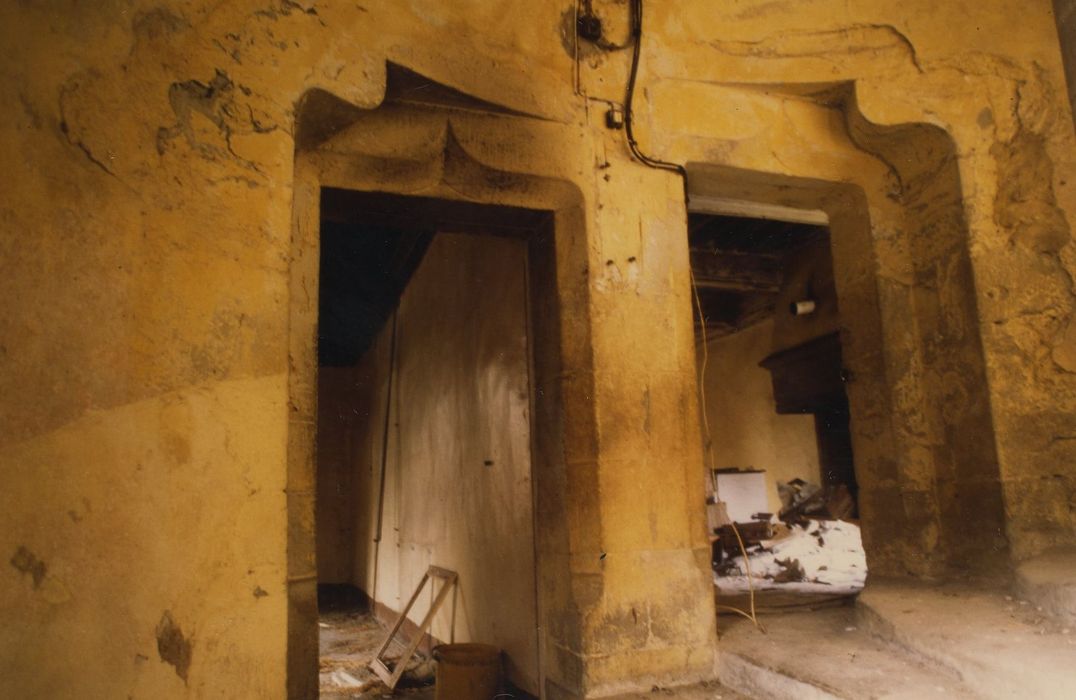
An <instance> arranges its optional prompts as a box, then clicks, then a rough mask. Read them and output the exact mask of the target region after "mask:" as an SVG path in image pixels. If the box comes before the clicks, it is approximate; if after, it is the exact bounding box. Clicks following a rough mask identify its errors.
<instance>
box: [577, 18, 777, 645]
mask: <svg viewBox="0 0 1076 700" xmlns="http://www.w3.org/2000/svg"><path fill="white" fill-rule="evenodd" d="M582 2H583V9H584V13H583V15H580V14H579V3H576V34H577V36H576V57H575V63H576V91H577V94H578V85H579V82H578V70H579V54H578V39H579V37H578V35H579V33H580V32H583V31H587V32H588V34H587V35H586V37H585V38H587V39H588V40H589V41H591V42H593V43H594V44H595V45H596V46H598V47H599V48H603V49H605V50H619V49H623V48H627V44H624V45H619V44H609V43H608V42H606V41H605V40H604V39H602V37H601V23H600V20H599V19H598V18H597V17H596V15H594V11H593V7H592V0H582ZM630 12H631V18H630V23H631V31H630V33H629V43H630V44H631V45H632V53H631V71H630V73H629V74H628V86H627V91H626V94H625V96H624V134H625V136H626V138H627V142H628V149H629V150H630V151H631V154H632V156H633V157H634V158H635V159H636V160H638V161H639V162H640V163H642V164H643V165H646V166H648V167H650V168H655V169H657V170H668V171H670V172H674V173H676V174H678V175H679V176H680V179H681V181H682V182H683V186H684V217H685V219H686V217H687V216H688V209H687V206H688V202H689V200H690V194H689V189H688V178H687V168H685V167H684V166H683V165H681V164H679V163H673V162H671V161H666V160H661V159H658V158H652V157H650V156H648V155H646V154H645V153H643V151H642V149H641V148H640V147H639V142H638V140H637V139H636V138H635V110H634V105H635V86H636V81H637V79H638V75H639V58H640V56H641V54H642V44H643V0H631V6H630ZM584 23H585V24H587V26H586V27H584V26H583V25H584ZM691 289H692V292H693V295H694V300H695V304H696V306H697V307H698V314H699V322H700V323H701V324H702V353H703V356H702V365H701V367H700V370H699V378H698V383H697V384H698V392H699V401H700V408H701V413H702V421H703V427H704V430H705V438H706V449H707V453H708V456H709V467H710V468H709V472H710V475H711V476H710V479H711V483H712V486H711V488H712V490H713V493H714V495H715V497H716V495H717V483H716V481H713V478H714V477H713V474H714V453H713V441H712V439H711V435H710V422H709V417H708V416H707V411H706V392H705V374H706V363H707V359H708V356H707V353H708V350H707V341H706V317H705V315H704V314H703V311H702V301H701V299H700V298H699V290H698V287H697V286H696V285H695V276H694V273H692V274H691ZM731 525H732V531H733V533H735V535H736V539H737V542H738V543H739V546H740V552H741V554H743V558H744V566H745V568H746V570H747V585H748V590H749V593H750V606H751V611H750V612H746V611H744V610H740V609H739V608H734V607H731V606H727V605H717V607H718V608H720V609H722V610H728V611H730V612H734V613H737V614H739V615H742V616H743V617H746V618H747V619H748V620H750V621H751V622H752V623H753V624H754V625H755V627H757V628H758V629H759V630H761V631H763V632H765V629H764V628H763V627H762V625H761V624H759V621H758V616H757V615H756V610H755V587H754V583H753V582H752V578H751V563H750V561H749V558H748V556H747V548H746V546H745V545H744V541H743V538H742V537H741V536H740V531H739V529H738V528H737V527H736V523H731Z"/></svg>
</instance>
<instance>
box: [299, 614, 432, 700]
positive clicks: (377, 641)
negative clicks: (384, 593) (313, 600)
mask: <svg viewBox="0 0 1076 700" xmlns="http://www.w3.org/2000/svg"><path fill="white" fill-rule="evenodd" d="M384 639H385V629H384V628H383V627H381V625H380V624H378V622H377V620H376V619H374V616H373V615H372V614H371V613H369V612H360V611H337V612H327V613H322V615H321V618H320V620H319V622H318V644H319V649H320V659H319V662H318V670H319V673H320V679H321V683H320V696H321V697H322V698H331V699H332V700H345V699H346V700H372V699H373V698H382V697H402V698H410V699H411V700H425V699H426V698H432V697H433V664H432V662H430V661H428V660H427V659H424V658H422V657H420V656H418V655H416V656H415V659H414V660H413V661H412V663H410V664H409V665H408V671H407V672H406V673H405V674H404V678H402V679H401V681H400V685H399V686H397V688H396V690H395V692H393V691H390V690H389V689H388V688H387V687H385V684H384V683H382V682H381V680H380V679H379V678H378V677H377V676H376V675H374V672H373V671H371V670H370V662H371V661H372V660H373V658H374V654H375V653H377V649H378V647H380V646H381V643H382V642H383V641H384ZM402 650H403V647H402V645H400V644H395V643H394V644H393V645H392V647H390V650H389V654H390V656H396V655H398V654H399V653H400V652H401V651H402Z"/></svg>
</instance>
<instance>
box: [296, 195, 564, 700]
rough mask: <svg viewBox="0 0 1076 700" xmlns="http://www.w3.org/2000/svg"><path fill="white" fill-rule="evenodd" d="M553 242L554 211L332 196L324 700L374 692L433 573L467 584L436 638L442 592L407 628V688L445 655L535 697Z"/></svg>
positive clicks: (322, 536)
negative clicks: (485, 659)
mask: <svg viewBox="0 0 1076 700" xmlns="http://www.w3.org/2000/svg"><path fill="white" fill-rule="evenodd" d="M551 231H552V215H551V213H550V212H546V211H540V210H531V209H523V208H519V207H510V206H501V205H479V204H474V203H468V202H461V201H449V200H443V199H434V198H425V197H413V196H402V195H394V194H386V193H378V192H359V191H353V190H344V189H336V188H323V189H322V190H321V197H320V250H321V252H320V266H319V267H320V274H319V292H320V293H319V308H318V382H317V391H318V401H317V486H316V489H317V502H316V508H315V513H316V515H315V520H316V527H315V533H316V545H317V577H318V604H319V616H320V619H319V638H320V644H319V647H320V671H321V681H320V685H321V692H322V696H323V697H332V696H334V694H335V695H339V694H343V695H344V696H347V695H348V694H349V693H350V694H355V693H356V692H358V691H356V688H361V687H365V688H367V689H374V688H375V687H376V685H375V683H374V682H373V674H372V673H371V672H370V671H369V670H368V669H367V668H366V665H367V664H368V663H369V661H370V660H371V659H372V656H373V654H374V653H375V652H376V650H377V647H378V646H379V645H380V642H381V641H382V638H383V634H384V631H383V627H385V626H391V625H392V623H394V622H395V620H396V618H397V616H398V615H399V613H400V611H401V610H403V609H404V608H405V606H406V605H407V602H408V600H409V599H410V597H411V595H412V592H413V591H414V589H415V587H416V585H417V584H418V583H419V582H420V581H421V580H422V577H423V575H424V574H425V573H426V571H427V569H428V568H429V567H430V566H436V567H440V568H444V569H448V570H451V571H453V572H456V573H457V574H458V577H459V578H458V583H457V585H456V588H455V590H454V591H453V593H452V594H451V595H450V596H449V598H448V599H447V600H446V601H445V603H444V604H443V605H442V606H441V607H440V608H439V609H438V611H437V612H436V613H435V614H434V616H433V621H432V624H431V626H430V627H429V629H427V630H422V629H420V627H419V623H420V621H421V620H422V618H423V617H424V616H425V614H426V612H427V611H428V610H429V608H430V605H431V602H432V600H433V597H434V596H433V594H434V591H432V590H430V589H429V588H427V589H426V591H425V593H426V595H424V596H420V597H419V598H418V599H417V600H416V602H415V604H414V606H413V608H412V609H411V613H410V614H409V616H408V618H407V620H405V621H404V623H403V627H402V629H401V633H402V634H401V640H408V641H410V640H411V639H414V638H415V637H416V636H419V637H421V642H420V645H419V652H420V658H419V660H418V661H417V662H416V663H415V664H414V665H415V669H414V671H413V672H409V673H408V674H406V675H405V678H411V679H412V680H413V682H417V683H421V682H422V681H423V679H428V680H430V681H432V675H431V673H432V666H430V665H428V664H427V665H426V666H425V667H423V664H422V663H421V661H422V657H423V656H424V657H425V658H428V657H429V655H430V652H431V651H432V648H433V647H434V646H435V645H437V644H441V643H450V642H453V641H454V642H479V643H486V644H492V645H494V646H496V647H498V648H499V649H501V650H502V652H503V661H504V675H505V678H506V681H507V682H508V683H510V684H511V686H512V691H513V692H514V693H515V694H516V697H527V693H537V691H538V687H539V669H540V659H539V639H538V622H537V621H538V600H537V560H536V556H535V539H534V513H535V508H534V498H535V493H534V484H533V482H534V479H533V470H532V454H531V450H532V443H533V442H534V440H533V434H534V432H535V431H534V430H533V429H532V425H531V416H532V414H533V409H532V403H533V401H534V396H533V391H532V387H533V386H534V383H535V379H534V365H535V363H534V362H533V361H532V356H533V354H534V350H533V344H534V342H535V340H536V339H538V336H537V334H535V333H534V332H532V326H533V324H532V315H533V314H532V311H531V305H530V304H531V299H532V297H533V295H534V294H536V293H537V291H538V290H537V289H532V285H539V284H544V283H545V280H546V279H547V277H546V276H545V275H544V273H539V272H538V271H537V270H536V268H535V265H537V264H539V263H536V260H541V259H545V257H544V254H543V253H544V251H545V250H546V248H547V247H549V246H551V245H552V241H551V238H552V236H551ZM402 646H403V645H401V647H402ZM389 655H390V656H391V655H392V650H391V649H390V654H389ZM354 683H358V684H359V685H354ZM360 697H364V696H361V695H360Z"/></svg>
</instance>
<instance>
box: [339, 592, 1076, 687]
mask: <svg viewBox="0 0 1076 700" xmlns="http://www.w3.org/2000/svg"><path fill="white" fill-rule="evenodd" d="M1067 580H1072V579H1067ZM723 602H733V601H723ZM736 602H740V601H736ZM756 602H758V603H759V610H760V615H759V618H758V619H759V621H760V623H761V627H762V629H759V628H758V627H756V626H755V625H753V624H752V623H751V622H750V621H749V620H745V619H743V618H742V617H739V616H736V615H721V616H720V617H719V619H718V631H719V636H720V653H719V655H718V659H719V661H718V675H719V678H720V680H721V683H717V682H710V683H704V684H700V685H694V686H687V687H679V688H654V689H652V690H651V691H650V692H646V693H638V694H633V695H623V696H619V697H618V698H617V699H616V700H655V699H656V698H679V699H680V700H711V699H714V698H721V699H723V700H745V699H747V698H765V699H766V700H781V699H786V700H831V699H835V698H842V699H847V700H860V699H875V698H876V699H879V700H881V699H885V700H913V699H914V700H919V699H923V700H930V699H931V698H947V699H951V700H961V699H965V698H967V699H971V698H997V699H999V700H1001V699H1007V698H1014V699H1018V700H1030V699H1032V698H1034V699H1035V700H1055V699H1056V700H1068V699H1069V698H1076V629H1072V628H1071V627H1070V626H1069V621H1068V620H1066V619H1059V618H1058V617H1056V616H1052V615H1050V614H1049V611H1048V610H1047V609H1045V608H1044V607H1043V606H1041V605H1038V604H1036V602H1034V601H1031V600H1026V599H1022V598H1021V596H1020V595H1019V594H1013V593H1011V592H1010V591H1008V590H1007V589H1006V588H1004V587H1002V586H1000V585H983V584H980V585H979V586H977V587H973V586H970V585H968V584H960V585H957V584H950V585H946V586H929V585H924V584H916V583H909V582H887V581H884V580H876V581H871V583H870V585H868V586H867V588H866V590H865V591H864V592H863V593H862V594H860V596H859V598H858V600H856V601H850V600H849V601H844V602H843V603H842V602H840V601H838V602H836V603H835V602H834V600H832V599H830V598H826V597H822V598H817V599H808V598H804V599H801V600H798V601H797V600H794V599H787V598H781V597H777V598H774V597H773V596H772V595H771V597H770V598H762V599H760V600H759V601H756ZM745 607H746V606H745ZM320 632H321V697H323V698H332V699H334V700H343V699H345V698H348V699H352V700H373V699H374V698H383V697H400V698H404V699H405V700H432V698H433V697H434V691H433V687H432V685H426V686H425V687H411V688H406V687H403V688H399V689H397V691H396V693H395V695H393V694H390V693H387V691H386V689H385V688H384V686H383V685H381V684H380V683H379V682H378V681H377V679H376V678H375V677H374V675H373V674H372V672H370V671H369V670H367V668H366V665H367V664H368V663H369V661H370V659H371V658H372V656H373V653H374V651H375V650H376V648H377V646H378V644H379V643H380V642H381V640H382V639H383V634H384V632H383V630H382V628H381V627H380V625H378V623H377V622H376V621H375V620H374V619H373V618H372V617H371V616H370V615H368V614H364V613H356V612H333V613H327V614H325V615H324V616H323V617H322V622H321V628H320ZM432 672H433V669H432V667H431V666H430V665H429V664H426V665H424V666H421V665H420V666H419V667H418V668H417V669H416V673H417V676H418V677H424V678H425V679H426V681H425V682H426V683H427V684H428V683H430V682H431V681H432ZM341 673H343V674H347V675H346V676H344V675H341ZM347 685H353V686H355V687H346V686H347ZM513 697H515V698H523V697H525V696H524V695H522V694H512V693H509V694H506V695H504V696H503V700H507V699H508V698H513Z"/></svg>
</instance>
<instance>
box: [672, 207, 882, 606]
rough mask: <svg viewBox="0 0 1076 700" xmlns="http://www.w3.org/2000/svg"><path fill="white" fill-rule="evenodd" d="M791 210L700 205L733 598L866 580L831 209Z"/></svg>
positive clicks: (853, 587)
mask: <svg viewBox="0 0 1076 700" xmlns="http://www.w3.org/2000/svg"><path fill="white" fill-rule="evenodd" d="M790 211H791V210H789V212H790ZM789 212H785V218H765V219H763V218H750V217H746V216H739V215H726V214H714V213H702V212H695V213H692V214H690V216H689V222H688V235H689V245H690V251H691V252H690V255H691V268H692V277H693V279H694V285H695V293H696V297H695V298H696V332H697V341H698V344H699V352H698V354H697V356H698V357H699V360H700V366H699V386H700V404H701V407H702V413H703V419H704V430H703V438H704V441H705V442H706V444H705V445H704V454H705V462H706V465H707V470H708V476H709V479H708V488H709V489H710V490H711V493H710V494H709V498H708V506H707V508H708V529H709V532H710V537H711V543H712V554H713V556H712V562H713V567H714V583H715V588H716V590H715V594H716V596H717V600H718V604H719V605H720V606H722V607H721V608H719V609H722V610H727V609H728V608H735V609H738V610H745V611H746V610H755V609H766V608H785V607H788V606H789V605H801V604H807V605H812V606H816V605H818V604H820V603H823V602H831V601H832V602H839V601H842V600H843V599H844V598H846V597H848V596H854V595H855V594H856V593H858V591H859V590H861V589H862V587H863V585H864V583H865V581H866V574H867V569H866V558H865V555H864V550H863V544H862V538H861V536H860V530H859V520H858V517H859V512H858V505H857V495H858V483H857V480H856V473H855V466H854V456H853V451H852V438H851V429H850V422H851V415H850V409H849V403H848V397H847V394H846V392H845V386H844V384H845V382H846V381H848V380H849V379H850V376H849V373H848V372H847V370H845V369H844V364H843V361H842V353H841V340H840V329H841V317H840V309H839V306H838V300H837V294H836V287H835V284H834V275H833V262H832V256H831V252H830V231H829V227H828V219H827V218H826V216H825V214H824V213H822V212H811V211H803V212H800V213H792V214H791V215H789ZM745 553H746V561H745V556H744V554H745Z"/></svg>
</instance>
